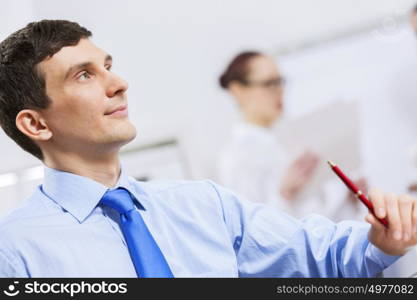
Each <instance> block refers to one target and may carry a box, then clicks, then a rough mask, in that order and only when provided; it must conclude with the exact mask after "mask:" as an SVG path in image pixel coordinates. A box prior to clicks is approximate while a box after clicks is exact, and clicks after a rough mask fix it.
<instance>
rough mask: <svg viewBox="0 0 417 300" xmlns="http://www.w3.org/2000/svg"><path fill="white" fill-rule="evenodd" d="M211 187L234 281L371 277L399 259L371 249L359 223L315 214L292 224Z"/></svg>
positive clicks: (366, 229) (365, 229)
mask: <svg viewBox="0 0 417 300" xmlns="http://www.w3.org/2000/svg"><path fill="white" fill-rule="evenodd" d="M214 188H215V189H216V191H217V193H218V195H219V198H220V201H221V204H222V208H223V213H224V220H225V222H226V225H227V228H228V230H229V232H230V236H231V239H232V243H233V245H234V249H235V252H236V256H237V260H238V268H239V273H240V276H248V277H253V276H256V277H372V276H375V275H376V274H378V273H380V272H381V271H382V270H383V269H385V268H386V267H387V266H389V265H390V264H391V263H393V262H394V261H395V260H396V259H397V258H398V257H399V256H397V255H388V254H386V253H388V252H386V253H384V252H383V251H381V250H380V249H378V248H376V247H375V246H373V245H372V244H371V243H370V242H369V240H368V232H369V228H370V226H369V224H366V223H364V222H353V221H345V222H341V223H338V224H335V223H333V222H331V221H330V220H328V219H327V218H324V217H321V216H317V215H312V216H310V217H308V218H305V219H303V220H297V219H294V218H292V217H290V216H288V215H286V214H283V213H280V212H278V211H275V210H273V209H271V208H268V207H265V206H263V205H256V204H253V203H250V202H247V201H245V200H241V199H238V198H237V197H236V196H235V195H234V194H233V193H232V192H230V191H228V190H226V189H224V188H222V187H220V186H217V185H214ZM371 232H372V231H371ZM384 245H387V243H384ZM378 246H380V245H378ZM381 247H382V248H383V249H384V251H385V250H386V248H384V247H383V246H381ZM395 254H397V253H395Z"/></svg>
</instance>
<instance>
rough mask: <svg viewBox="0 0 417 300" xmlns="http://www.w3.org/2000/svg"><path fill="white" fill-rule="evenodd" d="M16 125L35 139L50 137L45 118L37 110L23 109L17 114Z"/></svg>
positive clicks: (41, 139)
mask: <svg viewBox="0 0 417 300" xmlns="http://www.w3.org/2000/svg"><path fill="white" fill-rule="evenodd" d="M16 127H17V128H18V129H19V130H20V131H21V132H22V133H23V134H25V135H26V136H27V137H29V138H31V139H32V140H35V141H47V140H49V139H50V138H51V137H52V131H51V130H50V129H49V127H48V125H47V124H46V121H45V119H44V118H43V117H42V115H41V114H40V113H39V112H37V111H35V110H32V109H24V110H21V111H20V112H19V113H18V114H17V116H16Z"/></svg>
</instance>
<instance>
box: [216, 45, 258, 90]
mask: <svg viewBox="0 0 417 300" xmlns="http://www.w3.org/2000/svg"><path fill="white" fill-rule="evenodd" d="M260 55H262V53H260V52H257V51H245V52H241V53H240V54H238V55H236V56H235V58H234V59H233V60H232V61H231V62H230V63H229V65H228V66H227V68H226V70H225V71H224V72H223V74H222V75H221V76H220V78H219V83H220V86H221V87H222V88H224V89H227V88H228V87H229V84H230V83H231V82H232V81H239V82H245V80H246V78H247V75H248V72H249V68H248V65H249V61H250V60H251V59H252V58H254V57H257V56H260Z"/></svg>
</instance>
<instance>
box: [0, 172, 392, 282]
mask: <svg viewBox="0 0 417 300" xmlns="http://www.w3.org/2000/svg"><path fill="white" fill-rule="evenodd" d="M118 187H123V188H126V189H127V190H129V191H130V192H131V193H132V194H133V195H134V196H135V197H136V199H137V203H136V206H137V209H138V211H139V212H140V214H141V215H142V216H143V219H144V221H145V223H146V224H147V226H148V228H149V230H150V232H151V233H152V235H153V236H154V238H155V240H156V242H157V243H158V245H159V247H160V249H161V251H162V253H163V254H164V256H165V258H166V260H167V262H168V264H169V266H170V268H171V270H172V272H173V274H174V276H175V277H237V276H240V277H370V276H375V275H376V274H377V273H379V272H381V271H382V270H383V269H384V268H386V267H387V266H389V265H390V264H391V263H393V262H394V261H395V260H396V259H397V258H398V257H396V256H389V255H386V254H384V253H383V252H382V251H380V250H379V249H378V248H376V247H374V246H373V245H372V244H370V243H369V241H368V239H367V233H368V230H369V225H368V224H366V223H361V222H350V221H345V222H341V223H338V224H335V223H333V222H331V221H330V220H328V219H326V218H324V217H321V216H317V215H312V216H309V217H307V218H305V219H303V220H297V219H294V218H292V217H290V216H288V215H286V214H283V213H280V212H278V211H275V210H272V209H270V208H268V207H266V206H263V205H261V204H254V203H251V202H247V201H245V200H242V199H238V198H237V197H236V196H235V195H234V194H233V193H232V192H230V191H228V190H226V189H225V188H223V187H221V186H218V185H216V184H214V183H213V182H211V181H155V182H147V183H144V182H138V181H136V180H135V179H133V178H132V177H128V176H127V175H126V174H124V172H123V169H122V172H121V174H120V178H119V180H118V182H117V184H116V186H115V187H113V188H118ZM106 190H108V188H107V187H105V186H104V185H102V184H100V183H98V182H96V181H94V180H92V179H89V178H85V177H82V176H78V175H75V174H71V173H68V172H62V171H58V170H55V169H51V168H47V167H45V178H44V183H43V184H42V185H41V186H39V187H38V188H37V190H36V191H35V192H34V194H33V195H32V196H31V197H29V198H28V199H27V200H26V201H25V203H24V204H23V205H22V206H21V207H20V208H18V209H16V210H15V211H13V212H12V213H11V214H9V215H8V216H7V217H6V218H5V219H3V220H2V221H1V222H0V276H1V277H136V273H135V269H134V267H133V264H132V261H131V259H130V256H129V252H128V249H127V247H126V243H125V241H124V238H123V234H122V233H121V230H120V228H119V226H118V218H119V216H118V214H117V213H114V211H112V210H111V209H106V208H104V209H103V208H101V207H99V206H97V205H98V203H99V201H100V199H101V197H102V196H103V195H104V193H105V192H106Z"/></svg>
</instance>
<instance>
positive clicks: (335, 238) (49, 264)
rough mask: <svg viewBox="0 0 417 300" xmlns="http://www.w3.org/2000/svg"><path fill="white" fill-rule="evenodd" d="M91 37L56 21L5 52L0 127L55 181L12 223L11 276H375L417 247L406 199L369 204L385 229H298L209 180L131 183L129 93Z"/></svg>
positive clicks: (5, 238)
mask: <svg viewBox="0 0 417 300" xmlns="http://www.w3.org/2000/svg"><path fill="white" fill-rule="evenodd" d="M90 35H91V33H90V32H89V31H88V30H86V29H85V28H83V27H81V26H79V25H78V24H76V23H72V22H68V21H57V20H45V21H41V22H35V23H31V24H29V25H27V26H26V27H25V28H23V29H21V30H19V31H17V32H16V33H14V34H12V35H11V36H10V37H8V38H7V39H6V40H5V41H3V42H2V43H1V44H0V121H1V125H2V127H3V129H4V130H5V132H6V133H7V134H8V135H9V136H10V137H11V138H12V139H13V140H14V141H16V143H17V144H19V145H20V146H21V147H22V148H23V149H25V150H26V151H28V152H29V153H31V154H33V155H35V156H36V157H38V158H39V159H41V160H42V162H43V163H44V165H45V178H44V183H43V184H42V185H41V186H39V187H38V189H37V190H36V191H35V193H34V194H33V195H32V196H31V197H30V198H29V199H28V200H27V201H26V203H25V204H24V205H22V206H21V207H20V208H18V209H17V210H15V211H14V212H13V213H11V214H10V215H9V216H8V217H7V218H5V219H4V220H3V221H2V222H1V223H0V275H1V276H4V277H13V276H19V277H135V276H141V277H172V276H173V277H213V276H215V277H236V276H242V277H243V276H246V277H249V276H251V277H255V276H257V277H263V276H268V277H270V276H280V277H312V276H314V277H365V276H374V275H375V274H377V273H379V272H381V271H382V270H383V269H384V268H385V267H387V266H388V265H390V264H391V263H393V262H394V261H395V260H396V259H397V258H398V257H399V256H400V255H402V254H404V253H405V252H406V251H407V249H408V248H409V247H411V246H413V245H415V244H416V243H417V233H416V231H417V230H416V229H417V227H416V226H417V203H416V200H415V199H412V198H410V197H408V196H400V197H397V196H394V195H392V194H382V193H380V192H378V191H374V192H373V193H372V194H371V195H370V199H371V200H372V201H373V203H374V205H375V208H376V212H377V214H378V216H379V217H381V218H384V217H386V218H387V219H388V222H389V224H390V225H389V228H388V229H386V228H385V227H384V226H383V225H381V224H380V223H379V222H378V221H376V219H375V218H374V217H372V215H369V216H367V221H368V222H369V223H370V224H371V227H369V225H367V224H366V223H358V222H348V221H346V222H341V223H339V224H334V223H332V222H330V221H329V220H327V219H325V218H323V217H320V216H311V217H309V218H306V219H304V220H302V221H299V220H296V219H293V218H291V217H289V216H287V215H285V214H280V213H278V212H272V211H270V210H269V209H267V208H265V207H264V206H262V205H257V204H253V203H249V202H246V201H242V200H239V199H237V197H236V196H235V195H234V194H233V193H232V192H230V191H227V190H225V189H224V188H222V187H220V186H218V185H216V184H214V183H212V182H210V181H199V182H188V181H180V182H154V183H142V182H138V181H135V180H134V179H133V178H131V177H128V176H127V175H126V174H125V173H124V172H123V169H121V167H120V163H119V158H118V151H119V149H120V147H121V146H122V145H124V144H126V143H128V142H129V141H131V140H132V139H133V138H134V137H135V135H136V131H135V128H134V127H133V126H132V124H131V123H130V122H129V120H128V114H127V100H126V90H127V88H128V86H127V83H126V82H125V81H124V80H122V79H121V78H119V77H118V76H117V75H116V74H114V73H113V72H112V71H111V66H112V58H111V56H110V55H108V54H107V53H106V52H104V51H103V50H101V49H100V48H98V47H97V46H95V45H94V44H93V43H92V42H91V41H90V39H89V37H90ZM237 176H238V174H237ZM368 234H369V239H368Z"/></svg>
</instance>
